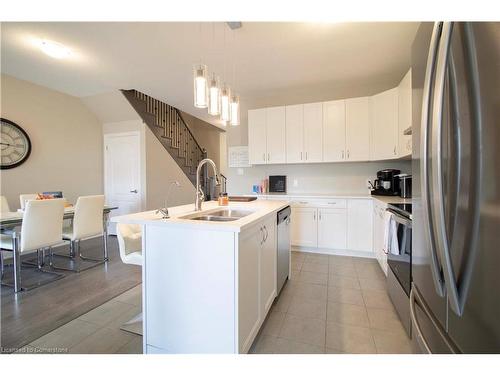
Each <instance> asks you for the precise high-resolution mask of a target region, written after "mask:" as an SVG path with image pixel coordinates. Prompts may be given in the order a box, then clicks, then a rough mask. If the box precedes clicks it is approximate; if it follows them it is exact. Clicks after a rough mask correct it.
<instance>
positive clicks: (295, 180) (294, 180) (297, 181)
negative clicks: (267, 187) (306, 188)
mask: <svg viewBox="0 0 500 375" xmlns="http://www.w3.org/2000/svg"><path fill="white" fill-rule="evenodd" d="M297 186H299V180H297V179H296V178H294V179H293V187H297Z"/></svg>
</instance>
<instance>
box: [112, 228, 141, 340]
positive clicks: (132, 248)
mask: <svg viewBox="0 0 500 375" xmlns="http://www.w3.org/2000/svg"><path fill="white" fill-rule="evenodd" d="M116 236H117V237H118V247H119V249H120V258H121V260H122V262H123V263H125V264H133V265H136V266H141V267H142V260H143V258H142V226H141V225H137V224H117V226H116ZM120 329H122V330H124V331H127V332H132V333H135V334H137V335H141V336H142V313H140V314H138V315H137V316H135V317H134V318H132V319H131V320H129V321H128V322H127V323H125V324H123V325H122V326H121V327H120Z"/></svg>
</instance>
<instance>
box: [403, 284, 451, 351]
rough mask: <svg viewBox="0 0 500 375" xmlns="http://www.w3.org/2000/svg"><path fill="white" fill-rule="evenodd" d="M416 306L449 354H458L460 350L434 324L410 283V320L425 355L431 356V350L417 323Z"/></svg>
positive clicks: (419, 296) (413, 285)
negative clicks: (432, 327)
mask: <svg viewBox="0 0 500 375" xmlns="http://www.w3.org/2000/svg"><path fill="white" fill-rule="evenodd" d="M416 304H418V305H419V307H420V309H421V310H422V311H423V313H424V314H425V315H426V316H427V318H428V319H429V321H430V322H431V323H432V325H433V326H434V328H435V330H436V331H437V333H438V334H439V336H440V337H441V339H442V340H443V342H444V343H445V345H446V346H447V347H448V349H449V350H450V352H451V353H452V354H456V353H460V350H459V349H458V348H457V347H456V345H455V344H453V342H452V341H450V339H449V337H448V335H447V333H446V332H444V330H443V328H442V327H441V326H440V325H439V324H438V323H437V322H436V320H435V319H434V317H433V315H432V313H431V311H430V309H429V307H428V306H427V305H426V304H425V302H424V300H423V298H422V296H421V295H420V292H419V291H418V289H417V287H416V286H415V284H414V283H412V284H411V289H410V318H411V321H412V327H414V328H415V331H416V334H417V341H418V342H420V343H422V346H423V349H425V350H426V352H427V354H432V350H431V348H430V346H429V344H428V342H427V340H426V339H425V337H424V335H423V333H422V329H421V328H420V323H419V322H418V319H417V313H416V308H415V305H416Z"/></svg>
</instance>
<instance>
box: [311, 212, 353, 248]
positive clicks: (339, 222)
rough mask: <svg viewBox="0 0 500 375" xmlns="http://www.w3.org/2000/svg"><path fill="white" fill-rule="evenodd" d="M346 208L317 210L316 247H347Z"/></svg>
mask: <svg viewBox="0 0 500 375" xmlns="http://www.w3.org/2000/svg"><path fill="white" fill-rule="evenodd" d="M346 211H347V210H345V209H335V208H320V209H319V210H318V214H319V220H318V247H326V248H329V249H345V248H346V247H347V212H346Z"/></svg>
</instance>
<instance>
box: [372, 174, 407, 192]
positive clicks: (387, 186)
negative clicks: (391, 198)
mask: <svg viewBox="0 0 500 375" xmlns="http://www.w3.org/2000/svg"><path fill="white" fill-rule="evenodd" d="M400 173H401V171H400V170H399V169H383V170H381V171H378V172H377V179H376V180H375V181H374V183H373V184H372V191H371V193H372V195H399V192H400V190H399V177H398V175H399V174H400Z"/></svg>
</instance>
